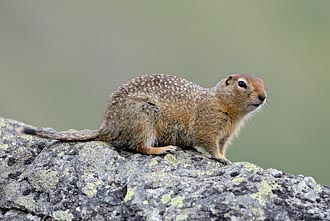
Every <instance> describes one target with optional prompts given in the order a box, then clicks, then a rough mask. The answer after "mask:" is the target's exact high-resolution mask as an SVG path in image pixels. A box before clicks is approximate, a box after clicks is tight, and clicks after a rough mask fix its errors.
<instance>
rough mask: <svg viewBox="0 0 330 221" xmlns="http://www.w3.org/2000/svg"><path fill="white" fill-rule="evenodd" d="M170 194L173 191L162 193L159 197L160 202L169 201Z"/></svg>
mask: <svg viewBox="0 0 330 221" xmlns="http://www.w3.org/2000/svg"><path fill="white" fill-rule="evenodd" d="M172 194H173V191H170V192H169V193H166V194H164V195H163V196H162V199H161V201H162V203H163V204H166V203H168V202H170V200H171V195H172Z"/></svg>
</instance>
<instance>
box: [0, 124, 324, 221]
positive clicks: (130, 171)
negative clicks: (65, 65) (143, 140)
mask: <svg viewBox="0 0 330 221" xmlns="http://www.w3.org/2000/svg"><path fill="white" fill-rule="evenodd" d="M22 125H24V124H23V123H20V122H16V121H13V120H9V119H5V118H0V157H1V159H2V160H0V210H1V212H0V220H4V221H12V220H330V187H328V186H322V185H320V184H318V183H316V182H315V180H314V179H313V178H311V177H304V176H302V175H298V176H294V175H291V174H287V173H283V172H281V171H278V170H276V169H266V170H264V169H262V168H260V167H258V166H256V165H255V164H252V163H247V162H238V163H233V164H232V165H229V166H223V165H222V164H221V163H219V162H217V161H215V160H212V159H210V158H208V157H205V156H204V155H202V154H201V153H199V152H197V151H194V150H180V151H177V152H175V153H173V154H167V155H165V156H147V155H141V154H137V153H133V152H126V151H123V150H116V149H115V148H114V147H112V146H110V145H109V144H107V143H103V142H85V143H83V142H79V143H73V142H66V143H61V142H53V141H50V140H45V139H39V138H36V137H32V136H27V135H20V134H17V132H16V129H17V128H18V127H19V126H22Z"/></svg>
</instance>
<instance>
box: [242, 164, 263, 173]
mask: <svg viewBox="0 0 330 221" xmlns="http://www.w3.org/2000/svg"><path fill="white" fill-rule="evenodd" d="M243 165H244V168H245V169H246V170H248V171H252V172H254V173H256V172H258V171H259V170H260V169H261V168H259V167H258V166H256V165H255V164H252V163H248V162H244V163H243Z"/></svg>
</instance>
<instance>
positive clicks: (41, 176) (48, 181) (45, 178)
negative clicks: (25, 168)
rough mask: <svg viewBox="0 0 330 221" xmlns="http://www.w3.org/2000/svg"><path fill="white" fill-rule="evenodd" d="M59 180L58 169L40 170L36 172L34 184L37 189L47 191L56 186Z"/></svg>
mask: <svg viewBox="0 0 330 221" xmlns="http://www.w3.org/2000/svg"><path fill="white" fill-rule="evenodd" d="M59 180H60V179H59V177H58V174H57V172H56V171H47V170H39V171H37V172H36V173H35V174H34V178H33V179H32V185H33V186H34V187H35V188H36V190H37V191H47V190H51V189H53V188H55V187H56V185H57V184H58V182H59Z"/></svg>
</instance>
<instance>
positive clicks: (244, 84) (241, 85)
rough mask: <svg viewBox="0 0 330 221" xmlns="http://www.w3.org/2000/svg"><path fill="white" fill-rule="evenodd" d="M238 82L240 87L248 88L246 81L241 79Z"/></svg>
mask: <svg viewBox="0 0 330 221" xmlns="http://www.w3.org/2000/svg"><path fill="white" fill-rule="evenodd" d="M237 84H238V86H239V87H242V88H244V89H246V88H247V86H246V83H245V82H244V81H239V82H238V83H237Z"/></svg>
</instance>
